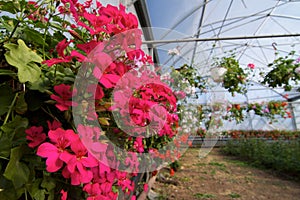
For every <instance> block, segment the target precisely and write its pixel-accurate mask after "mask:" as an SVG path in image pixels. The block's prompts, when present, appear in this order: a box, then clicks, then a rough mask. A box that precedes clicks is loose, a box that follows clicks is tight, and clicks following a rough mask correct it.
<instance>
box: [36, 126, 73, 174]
mask: <svg viewBox="0 0 300 200" xmlns="http://www.w3.org/2000/svg"><path fill="white" fill-rule="evenodd" d="M48 136H49V138H50V140H51V142H52V143H49V142H45V143H43V144H41V145H40V146H39V148H38V150H37V155H38V156H40V157H43V158H47V160H46V165H47V167H46V170H47V171H48V172H56V171H58V170H59V169H60V168H62V166H63V160H62V159H61V158H62V157H64V158H65V157H67V156H70V154H69V153H68V152H67V151H66V148H67V147H69V146H70V145H71V143H72V142H73V141H74V140H76V139H78V135H76V134H75V133H74V131H73V130H66V131H65V130H63V129H61V128H58V129H56V130H50V131H49V132H48Z"/></svg>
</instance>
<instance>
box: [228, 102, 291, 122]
mask: <svg viewBox="0 0 300 200" xmlns="http://www.w3.org/2000/svg"><path fill="white" fill-rule="evenodd" d="M287 105H288V103H287V102H285V101H270V102H267V103H266V102H261V103H250V104H231V105H228V106H227V114H226V115H225V116H224V118H225V119H226V120H232V119H234V120H236V121H237V122H241V121H242V120H243V119H244V118H243V116H244V114H243V112H251V111H252V112H253V113H254V114H256V115H259V116H262V117H267V118H269V119H271V120H274V119H275V115H279V116H281V117H283V118H291V117H292V115H291V112H290V111H289V109H288V107H287Z"/></svg>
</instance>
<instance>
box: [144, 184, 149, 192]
mask: <svg viewBox="0 0 300 200" xmlns="http://www.w3.org/2000/svg"><path fill="white" fill-rule="evenodd" d="M144 191H145V192H146V193H147V192H148V191H149V186H148V184H147V183H145V184H144Z"/></svg>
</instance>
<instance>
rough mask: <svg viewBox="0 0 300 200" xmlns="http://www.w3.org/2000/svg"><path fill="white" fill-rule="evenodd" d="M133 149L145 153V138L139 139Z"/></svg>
mask: <svg viewBox="0 0 300 200" xmlns="http://www.w3.org/2000/svg"><path fill="white" fill-rule="evenodd" d="M133 148H135V149H136V150H137V152H139V153H142V152H144V144H143V138H140V137H137V138H136V139H135V141H134V143H133Z"/></svg>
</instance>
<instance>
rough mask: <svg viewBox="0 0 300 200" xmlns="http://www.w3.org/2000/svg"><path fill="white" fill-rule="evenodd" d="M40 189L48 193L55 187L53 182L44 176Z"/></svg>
mask: <svg viewBox="0 0 300 200" xmlns="http://www.w3.org/2000/svg"><path fill="white" fill-rule="evenodd" d="M41 186H42V188H45V189H46V190H47V191H48V192H50V191H51V190H53V189H54V188H55V186H56V183H55V180H54V179H53V178H51V177H49V176H44V179H43V181H42V184H41Z"/></svg>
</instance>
